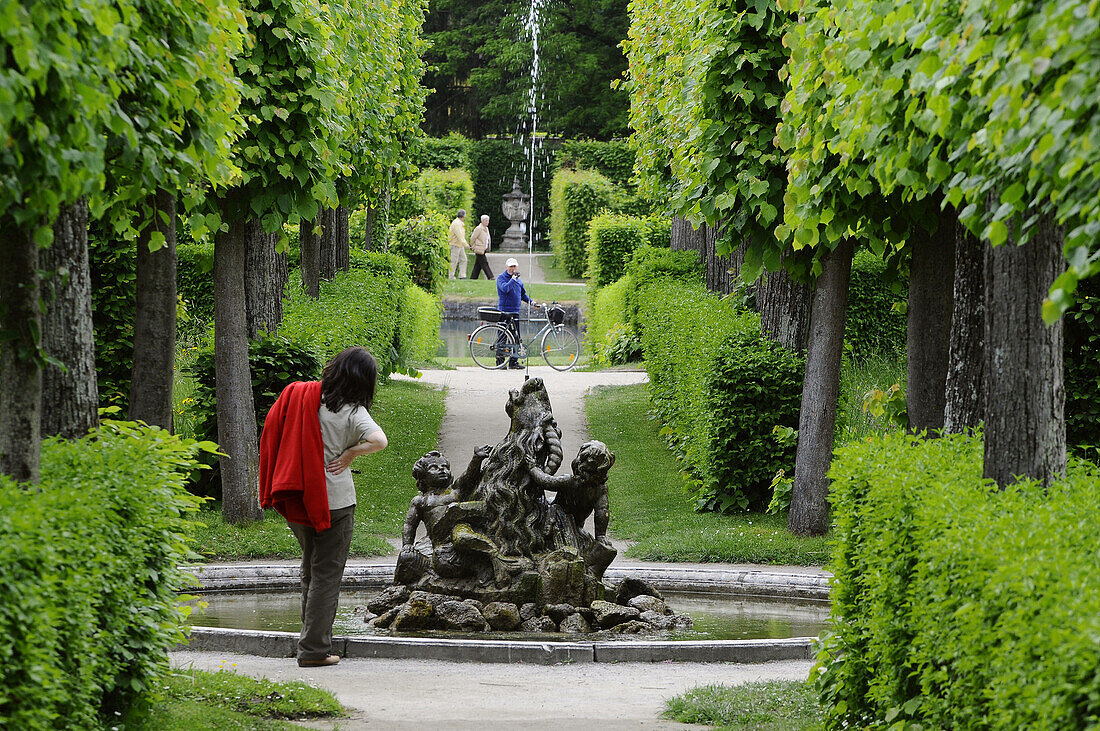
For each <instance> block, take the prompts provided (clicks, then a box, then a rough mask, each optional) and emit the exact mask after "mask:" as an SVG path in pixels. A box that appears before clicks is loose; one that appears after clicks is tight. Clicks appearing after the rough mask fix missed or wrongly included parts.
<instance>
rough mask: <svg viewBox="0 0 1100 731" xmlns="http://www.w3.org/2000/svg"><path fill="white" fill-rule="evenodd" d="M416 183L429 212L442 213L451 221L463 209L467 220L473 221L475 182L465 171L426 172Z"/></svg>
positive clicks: (421, 174)
mask: <svg viewBox="0 0 1100 731" xmlns="http://www.w3.org/2000/svg"><path fill="white" fill-rule="evenodd" d="M416 183H417V188H418V189H419V190H420V195H421V197H422V198H423V200H424V205H425V206H426V208H427V210H428V211H429V212H430V211H435V212H437V213H442V214H443V215H444V216H445V217H447V220H451V219H453V218H454V217H455V214H456V213H458V209H460V208H461V209H463V210H465V211H466V214H467V215H466V220H467V221H470V220H472V218H473V207H474V181H473V179H472V178H471V177H470V174H469V173H468V172H466V171H465V170H459V169H453V170H425V171H424V172H422V173H420V175H419V176H418V177H417V179H416Z"/></svg>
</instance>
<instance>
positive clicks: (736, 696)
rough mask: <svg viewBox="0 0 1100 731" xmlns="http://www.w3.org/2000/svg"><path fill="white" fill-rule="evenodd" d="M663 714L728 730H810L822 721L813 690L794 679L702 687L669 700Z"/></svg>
mask: <svg viewBox="0 0 1100 731" xmlns="http://www.w3.org/2000/svg"><path fill="white" fill-rule="evenodd" d="M663 715H664V716H665V718H671V719H673V720H674V721H679V722H680V723H700V724H706V725H707V726H720V727H722V728H723V729H727V730H728V731H735V730H736V729H745V731H803V730H805V731H811V730H812V729H817V728H820V723H821V720H822V719H821V710H820V709H819V708H818V706H817V700H816V699H815V698H814V694H813V689H812V688H810V686H809V685H808V684H806V683H804V682H800V681H797V680H771V681H760V682H752V683H744V684H742V685H736V686H729V685H704V686H702V687H699V688H693V689H692V690H689V691H688V692H687V693H684V694H683V695H678V696H676V697H674V698H671V699H669V700H668V701H667V702H666V709H665V712H664V714H663Z"/></svg>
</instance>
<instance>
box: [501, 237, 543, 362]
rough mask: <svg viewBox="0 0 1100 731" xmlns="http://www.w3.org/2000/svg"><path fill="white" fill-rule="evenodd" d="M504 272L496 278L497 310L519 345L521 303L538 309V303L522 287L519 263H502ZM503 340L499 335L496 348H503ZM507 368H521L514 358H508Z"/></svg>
mask: <svg viewBox="0 0 1100 731" xmlns="http://www.w3.org/2000/svg"><path fill="white" fill-rule="evenodd" d="M504 266H505V270H504V271H503V272H501V273H500V274H499V275H498V276H497V309H498V310H500V311H501V312H503V313H505V315H506V318H505V320H504V322H503V323H502V324H504V325H505V327H507V328H508V329H509V330H511V331H512V335H513V336H514V337H515V339H516V343H520V342H521V341H522V338H521V337H520V333H519V313H520V308H521V306H522V303H523V302H527V303H529V304H530V305H531V306H532V307H538V306H539V305H538V302H535V301H534V300H533V299H531V298H530V297H528V296H527V290H526V289H525V288H524V286H523V280H522V279H521V278H520V276H519V262H518V261H516V260H515V259H514V258H512V259H508V261H506V262H504ZM503 338H504V334H503V333H501V336H500V339H498V340H497V346H498V347H501V346H503V343H502V342H501V339H503ZM503 362H504V358H503V357H502V356H497V364H498V365H499V364H501V363H503ZM508 367H509V368H523V366H521V365H520V364H519V359H518V358H515V357H510V358H508Z"/></svg>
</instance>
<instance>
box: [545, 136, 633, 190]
mask: <svg viewBox="0 0 1100 731" xmlns="http://www.w3.org/2000/svg"><path fill="white" fill-rule="evenodd" d="M561 168H572V169H574V170H578V169H581V168H584V169H587V170H595V171H597V172H598V173H600V175H603V176H604V177H605V178H607V179H608V180H610V181H611V182H612V183H614V184H615V185H618V186H621V187H623V188H626V189H630V178H631V177H632V176H633V175H634V150H632V149H631V148H630V143H628V142H591V141H587V140H585V141H581V140H570V141H567V142H563V143H562V145H561V147H560V148H559V149H558V151H557V155H555V157H554V169H555V170H560V169H561Z"/></svg>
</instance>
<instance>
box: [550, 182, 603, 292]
mask: <svg viewBox="0 0 1100 731" xmlns="http://www.w3.org/2000/svg"><path fill="white" fill-rule="evenodd" d="M615 197H616V188H615V186H614V184H613V183H612V182H611V181H610V180H608V179H607V178H605V177H604V176H602V175H600V174H599V173H597V172H594V171H591V170H580V171H576V170H559V171H558V172H556V173H554V179H553V182H552V183H551V192H550V240H551V241H552V242H553V246H554V254H555V256H556V257H557V260H558V263H559V264H560V265H561V267H562V269H564V270H565V273H566V274H568V275H569V276H570V277H574V278H576V277H582V276H584V267H585V264H586V258H587V257H586V253H587V252H586V249H587V242H588V223H589V221H591V220H592V219H593V218H595V217H596V215H597V214H599V213H600V212H601V211H602V210H603V209H605V208H610V207H612V205H613V203H614V202H615Z"/></svg>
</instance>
